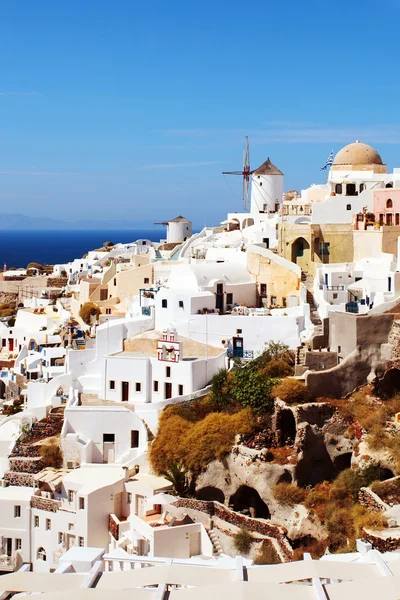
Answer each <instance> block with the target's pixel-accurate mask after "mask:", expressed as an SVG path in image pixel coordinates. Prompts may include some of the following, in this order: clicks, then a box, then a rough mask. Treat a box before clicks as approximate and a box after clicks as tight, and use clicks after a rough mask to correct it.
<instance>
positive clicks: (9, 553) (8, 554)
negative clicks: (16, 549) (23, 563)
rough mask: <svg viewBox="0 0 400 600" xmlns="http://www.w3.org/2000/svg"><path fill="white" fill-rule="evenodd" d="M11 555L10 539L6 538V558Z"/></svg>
mask: <svg viewBox="0 0 400 600" xmlns="http://www.w3.org/2000/svg"><path fill="white" fill-rule="evenodd" d="M11 555H12V538H7V556H11Z"/></svg>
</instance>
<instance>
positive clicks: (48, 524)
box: [46, 519, 51, 531]
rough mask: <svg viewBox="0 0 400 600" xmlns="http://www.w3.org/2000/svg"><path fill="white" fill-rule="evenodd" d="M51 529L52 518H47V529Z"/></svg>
mask: <svg viewBox="0 0 400 600" xmlns="http://www.w3.org/2000/svg"><path fill="white" fill-rule="evenodd" d="M50 529H51V519H46V531H50Z"/></svg>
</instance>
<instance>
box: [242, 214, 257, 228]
mask: <svg viewBox="0 0 400 600" xmlns="http://www.w3.org/2000/svg"><path fill="white" fill-rule="evenodd" d="M251 225H254V219H253V218H252V217H247V219H243V222H242V229H246V227H250V226H251Z"/></svg>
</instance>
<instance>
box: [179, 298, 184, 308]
mask: <svg viewBox="0 0 400 600" xmlns="http://www.w3.org/2000/svg"><path fill="white" fill-rule="evenodd" d="M179 308H183V300H179Z"/></svg>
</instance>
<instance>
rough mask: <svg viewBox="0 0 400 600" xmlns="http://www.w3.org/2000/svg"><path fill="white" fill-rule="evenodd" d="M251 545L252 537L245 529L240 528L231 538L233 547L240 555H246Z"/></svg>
mask: <svg viewBox="0 0 400 600" xmlns="http://www.w3.org/2000/svg"><path fill="white" fill-rule="evenodd" d="M253 543H254V537H253V536H252V534H251V533H250V531H248V530H247V529H246V528H245V527H241V528H240V530H239V531H238V532H237V533H235V535H234V536H233V545H234V546H235V548H236V550H237V551H238V552H239V553H240V554H244V555H246V554H248V553H249V552H250V549H251V546H252V544H253Z"/></svg>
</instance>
